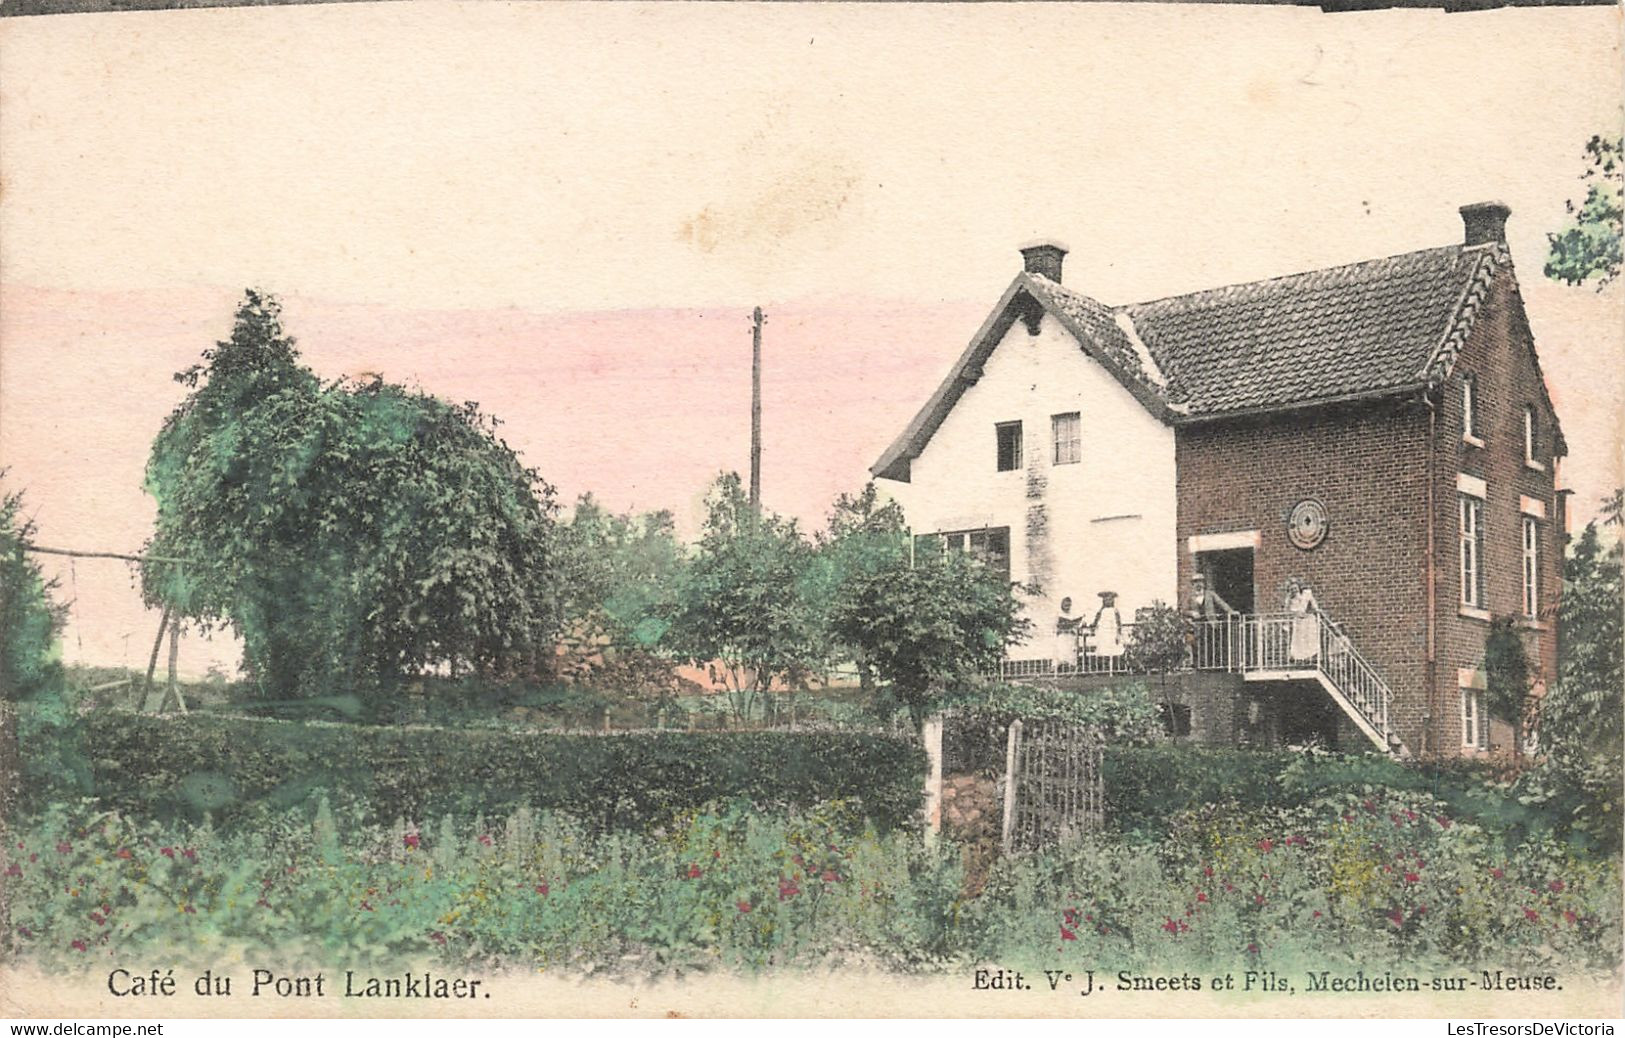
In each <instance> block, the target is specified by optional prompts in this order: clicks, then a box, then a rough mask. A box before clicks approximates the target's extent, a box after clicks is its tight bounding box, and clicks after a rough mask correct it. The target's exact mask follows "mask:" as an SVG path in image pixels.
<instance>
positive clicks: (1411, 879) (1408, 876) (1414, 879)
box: [1405, 872, 1422, 883]
mask: <svg viewBox="0 0 1625 1038" xmlns="http://www.w3.org/2000/svg"><path fill="white" fill-rule="evenodd" d="M1405 882H1407V883H1420V882H1422V877H1421V876H1418V875H1417V874H1416V873H1414V872H1407V873H1405Z"/></svg>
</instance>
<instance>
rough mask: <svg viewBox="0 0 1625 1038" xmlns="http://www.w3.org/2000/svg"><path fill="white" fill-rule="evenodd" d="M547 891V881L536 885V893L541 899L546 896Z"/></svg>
mask: <svg viewBox="0 0 1625 1038" xmlns="http://www.w3.org/2000/svg"><path fill="white" fill-rule="evenodd" d="M547 891H548V886H547V880H545V879H544V880H542V881H541V882H540V883H538V884H536V893H538V894H540V895H541V896H542V897H546V896H547Z"/></svg>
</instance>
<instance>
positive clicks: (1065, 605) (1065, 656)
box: [1055, 596, 1083, 669]
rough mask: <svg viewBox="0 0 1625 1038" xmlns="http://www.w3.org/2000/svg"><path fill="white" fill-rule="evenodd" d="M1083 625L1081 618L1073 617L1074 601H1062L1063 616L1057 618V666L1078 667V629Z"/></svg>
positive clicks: (1067, 598)
mask: <svg viewBox="0 0 1625 1038" xmlns="http://www.w3.org/2000/svg"><path fill="white" fill-rule="evenodd" d="M1082 623H1083V618H1082V617H1081V616H1073V615H1072V599H1071V597H1070V596H1069V597H1066V598H1063V599H1061V615H1060V616H1057V617H1056V618H1055V666H1056V668H1057V669H1059V668H1061V667H1076V666H1077V665H1078V628H1079V626H1080V625H1081V624H1082Z"/></svg>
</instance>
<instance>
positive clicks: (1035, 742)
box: [1001, 720, 1105, 854]
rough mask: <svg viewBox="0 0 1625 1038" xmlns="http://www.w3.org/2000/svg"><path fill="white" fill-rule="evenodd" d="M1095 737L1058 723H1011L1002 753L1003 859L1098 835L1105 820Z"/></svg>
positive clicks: (1100, 742) (1099, 747)
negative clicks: (1082, 835) (1081, 836)
mask: <svg viewBox="0 0 1625 1038" xmlns="http://www.w3.org/2000/svg"><path fill="white" fill-rule="evenodd" d="M1102 751H1103V740H1102V739H1101V736H1100V733H1099V732H1098V731H1096V730H1095V729H1093V728H1089V727H1086V726H1083V725H1076V724H1068V723H1066V722H1063V721H1019V720H1018V721H1014V722H1012V723H1011V725H1010V730H1009V736H1008V741H1007V743H1006V749H1005V779H1004V835H1003V840H1002V841H1001V842H1002V846H1003V849H1004V852H1005V853H1006V854H1011V853H1016V852H1020V851H1030V850H1035V849H1037V848H1039V847H1042V846H1045V845H1046V844H1053V843H1058V842H1060V841H1061V840H1064V839H1067V838H1068V837H1071V836H1076V835H1078V834H1080V833H1084V832H1089V831H1092V830H1097V829H1099V828H1100V827H1101V824H1102V822H1103V821H1104V819H1105V802H1104V801H1105V785H1104V781H1103V778H1102V775H1101V758H1102V756H1103V752H1102Z"/></svg>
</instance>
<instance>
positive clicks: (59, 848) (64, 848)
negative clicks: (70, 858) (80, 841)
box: [56, 843, 73, 854]
mask: <svg viewBox="0 0 1625 1038" xmlns="http://www.w3.org/2000/svg"><path fill="white" fill-rule="evenodd" d="M71 850H73V844H71V843H59V844H57V845H56V852H57V853H58V854H66V853H68V852H69V851H71Z"/></svg>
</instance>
